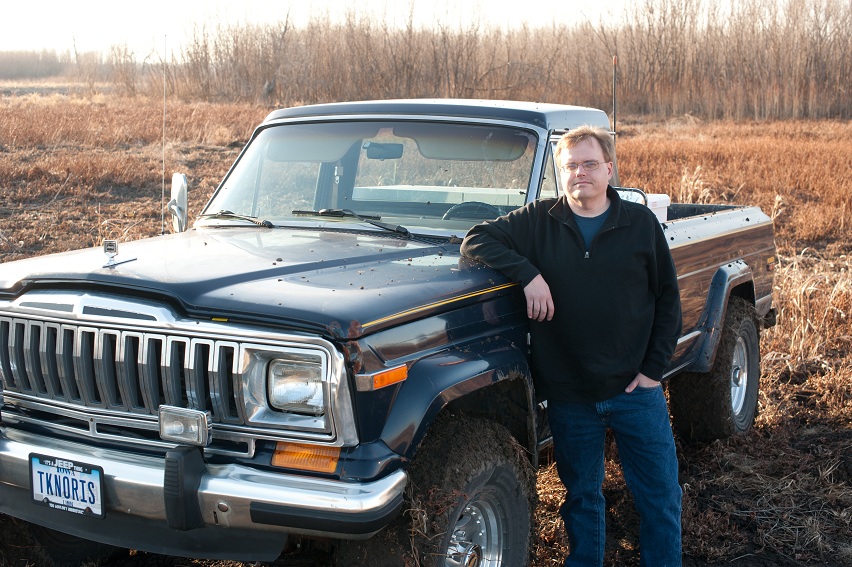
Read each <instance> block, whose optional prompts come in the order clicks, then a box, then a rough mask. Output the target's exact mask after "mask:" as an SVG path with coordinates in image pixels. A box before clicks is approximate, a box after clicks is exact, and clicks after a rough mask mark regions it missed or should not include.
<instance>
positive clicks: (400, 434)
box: [380, 338, 536, 460]
mask: <svg viewBox="0 0 852 567" xmlns="http://www.w3.org/2000/svg"><path fill="white" fill-rule="evenodd" d="M507 381H516V382H517V386H513V387H518V388H523V397H524V400H523V403H524V404H525V406H526V407H525V411H526V418H525V421H526V423H525V424H524V427H525V428H526V435H527V441H528V442H527V443H525V445H527V446H528V449H529V450H530V451H531V452H532V453H533V454H535V447H536V439H535V419H536V416H535V405H534V399H535V393H534V389H533V382H532V374H531V373H530V369H529V365H528V362H527V359H526V356H525V355H524V353H523V352H522V351H521V350H520V349H519V348H518V347H517V346H516V345H514V344H513V343H511V342H509V341H506V340H501V339H496V340H495V339H493V338H492V339H490V340H489V339H485V340H482V341H479V342H476V343H473V344H465V345H457V346H455V347H453V348H450V349H447V350H444V351H441V352H439V353H437V354H434V355H432V356H429V357H427V358H424V359H421V360H419V361H417V362H416V363H415V364H414V365H412V367H411V368H410V369H409V372H408V378H407V379H406V381H405V382H404V383H403V386H402V387H401V388H400V390H399V393H398V395H397V396H396V399H395V400H394V403H393V407H392V408H391V411H390V413H389V415H388V418H387V420H386V422H385V425H384V428H383V430H382V434H381V436H380V437H381V439H382V441H383V442H384V443H385V444H386V445H387V446H388V447H389V448H390V449H391V450H392V451H394V452H396V453H397V454H400V455H403V456H404V457H405V458H406V459H408V460H410V459H412V458H413V456H414V453H415V452H416V450H417V447H418V446H419V445H420V442H421V441H422V440H423V437H424V436H425V435H426V434H427V432H428V430H429V427H430V426H431V425H432V423H433V422H434V421H435V418H436V417H437V416H438V414H439V413H440V412H441V410H442V409H444V408H445V407H446V406H447V405H448V404H450V403H451V402H453V401H455V400H459V399H461V398H463V397H464V396H467V395H469V394H472V393H474V392H481V391H484V389H485V388H489V387H491V386H494V385H496V384H500V383H507ZM522 444H523V443H522Z"/></svg>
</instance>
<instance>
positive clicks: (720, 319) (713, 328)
mask: <svg viewBox="0 0 852 567" xmlns="http://www.w3.org/2000/svg"><path fill="white" fill-rule="evenodd" d="M740 286H745V288H746V289H742V288H741V289H740V290H737V289H736V288H738V287H740ZM731 295H739V296H742V297H745V298H748V299H751V300H752V301H754V276H753V274H752V270H751V268H750V267H749V266H748V264H746V263H745V262H743V261H742V260H736V261H734V262H730V263H729V264H725V265H724V266H721V267H720V268H719V269H718V270H716V273H715V274H713V279H712V280H711V281H710V289H709V291H708V293H707V303H706V304H705V306H704V312H703V313H702V315H701V319H700V320H699V322H698V330H699V331H701V334H702V336H703V337H704V338H703V339H702V340H701V343H700V345H699V347H698V354H697V356H696V358H695V360H694V361H693V362H692V364H690V365H689V366H688V367H687V371H689V372H701V373H703V372H710V369H711V368H712V367H713V361H714V360H715V359H716V351H717V350H718V348H719V339H720V338H721V336H722V327H723V326H724V324H725V314H726V313H727V310H728V299H729V298H730V296H731Z"/></svg>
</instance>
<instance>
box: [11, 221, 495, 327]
mask: <svg viewBox="0 0 852 567" xmlns="http://www.w3.org/2000/svg"><path fill="white" fill-rule="evenodd" d="M458 249H459V245H458V243H450V242H448V241H446V240H444V241H441V242H440V243H437V244H430V243H427V242H423V241H417V240H411V239H404V238H400V237H397V236H396V235H390V234H386V233H370V232H349V231H339V230H323V229H288V228H275V229H268V228H255V227H252V228H240V227H227V228H204V229H195V230H190V231H188V232H186V233H183V234H178V235H168V236H160V237H155V238H150V239H146V240H140V241H136V242H129V243H122V244H120V245H119V253H118V255H117V256H116V257H115V259H114V261H115V263H116V265H115V266H114V267H105V265H106V264H107V261H108V258H107V256H106V255H105V254H104V251H103V250H102V249H101V248H94V249H88V250H81V251H75V252H67V253H62V254H53V255H49V256H42V257H37V258H31V259H28V260H21V261H18V262H11V263H8V264H4V265H0V290H3V291H4V292H5V293H3V295H5V296H6V297H11V296H15V295H18V294H20V293H22V292H24V291H26V290H28V289H33V288H38V289H56V290H61V289H69V288H89V289H92V288H94V289H98V290H99V291H102V292H108V293H112V294H128V295H134V296H141V297H144V298H146V299H148V300H162V301H166V302H168V303H170V304H171V305H172V306H173V307H174V308H176V309H177V310H178V311H180V312H183V313H184V314H185V315H187V316H189V317H194V318H201V319H207V320H209V319H227V320H229V321H234V322H254V323H263V324H269V325H275V326H285V327H291V328H301V329H304V330H311V331H314V332H321V333H323V334H329V335H331V336H336V337H350V338H355V337H358V336H361V335H362V334H365V333H369V332H373V331H377V330H379V329H381V328H385V327H387V326H389V325H393V324H399V323H400V322H401V321H404V320H408V319H413V318H417V317H420V316H424V315H426V314H428V313H429V312H433V311H435V310H446V309H449V308H452V307H453V306H457V305H458V304H459V302H464V301H467V300H473V298H475V297H476V296H478V295H480V293H481V292H482V291H483V290H486V289H493V288H495V287H496V288H502V287H504V286H505V284H506V282H505V279H504V278H502V277H501V276H499V275H497V274H496V273H495V272H493V271H492V270H490V269H487V268H485V267H483V266H481V265H470V264H468V263H467V262H466V261H464V260H461V261H460V256H459V250H458ZM471 294H473V295H471Z"/></svg>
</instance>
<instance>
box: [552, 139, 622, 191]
mask: <svg viewBox="0 0 852 567" xmlns="http://www.w3.org/2000/svg"><path fill="white" fill-rule="evenodd" d="M559 157H560V158H561V161H562V163H561V164H560V167H561V170H560V173H561V179H562V190H563V191H564V192H565V194H566V195H568V197H569V198H570V199H572V200H575V201H580V202H585V201H589V200H595V199H600V198H604V197H605V195H606V186H607V184H609V180H610V178H611V177H612V162H605V163H601V162H603V161H604V155H603V150H602V149H601V146H600V144H598V142H597V140H595V139H588V138H587V139H585V140H583V141H581V142H580V143H579V144H577V145H576V146H574V147H573V148H565V149H564V150H562V153H561V154H560V156H559ZM593 162H594V163H596V164H597V167H596V168H595V169H591V170H588V169H586V167H585V166H583V165H582V164H584V163H588V164H590V165H591V164H592V163H593ZM569 166H570V167H569ZM575 166H576V169H575ZM592 167H594V166H592Z"/></svg>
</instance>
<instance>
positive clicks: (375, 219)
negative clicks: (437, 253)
mask: <svg viewBox="0 0 852 567" xmlns="http://www.w3.org/2000/svg"><path fill="white" fill-rule="evenodd" d="M292 214H294V215H313V216H318V217H354V218H356V219H358V220H359V221H361V222H365V223H367V224H371V225H373V226H376V227H379V228H382V229H384V230H389V231H390V232H395V233H397V234H401V235H403V236H407V237H410V236H411V233H410V232H409V231H408V229H407V228H405V227H404V226H400V225H393V224H389V223H386V222H379V220H380V219H381V218H382V217H380V216H376V215H360V214H358V213H356V212H355V211H353V210H350V209H320V210H318V211H298V210H297V211H292Z"/></svg>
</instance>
